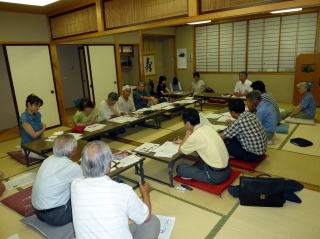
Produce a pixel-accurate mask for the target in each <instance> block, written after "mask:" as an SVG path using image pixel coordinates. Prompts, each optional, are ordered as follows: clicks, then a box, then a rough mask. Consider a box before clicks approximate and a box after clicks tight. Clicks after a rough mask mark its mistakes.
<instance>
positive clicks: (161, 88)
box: [157, 76, 171, 99]
mask: <svg viewBox="0 0 320 239" xmlns="http://www.w3.org/2000/svg"><path fill="white" fill-rule="evenodd" d="M170 92H171V91H170V90H169V89H168V87H167V78H166V77H165V76H160V77H159V82H158V86H157V97H158V98H159V99H161V98H163V97H165V96H166V95H168V94H169V93H170Z"/></svg>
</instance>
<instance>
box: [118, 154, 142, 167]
mask: <svg viewBox="0 0 320 239" xmlns="http://www.w3.org/2000/svg"><path fill="white" fill-rule="evenodd" d="M140 159H141V158H140V157H138V156H137V155H135V154H134V153H133V152H131V151H128V150H123V151H120V152H118V153H115V154H114V155H113V162H114V163H115V164H116V166H117V167H118V168H122V167H127V166H129V165H131V164H134V163H136V162H138V161H139V160H140Z"/></svg>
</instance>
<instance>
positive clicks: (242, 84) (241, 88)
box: [233, 71, 252, 97]
mask: <svg viewBox="0 0 320 239" xmlns="http://www.w3.org/2000/svg"><path fill="white" fill-rule="evenodd" d="M247 78H248V73H247V72H246V71H241V72H240V73H239V80H238V81H237V83H236V86H235V87H234V93H233V94H234V95H235V96H237V97H242V96H246V95H247V94H249V92H250V91H252V88H251V84H252V82H251V81H249V80H248V79H247Z"/></svg>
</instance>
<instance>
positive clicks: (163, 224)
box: [156, 215, 176, 239]
mask: <svg viewBox="0 0 320 239" xmlns="http://www.w3.org/2000/svg"><path fill="white" fill-rule="evenodd" d="M156 216H157V217H158V218H159V220H160V234H159V237H158V239H170V236H171V233H172V230H173V227H174V223H175V221H176V218H175V217H168V216H161V215H156Z"/></svg>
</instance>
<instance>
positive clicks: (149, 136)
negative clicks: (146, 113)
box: [118, 126, 172, 143]
mask: <svg viewBox="0 0 320 239" xmlns="http://www.w3.org/2000/svg"><path fill="white" fill-rule="evenodd" d="M171 132H172V131H171V130H167V129H151V128H145V127H140V126H136V127H134V128H126V132H125V133H123V134H119V135H118V137H120V138H125V139H128V140H134V141H138V142H140V143H145V142H150V141H153V140H155V139H157V138H160V137H161V136H163V135H165V134H168V133H171Z"/></svg>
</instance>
